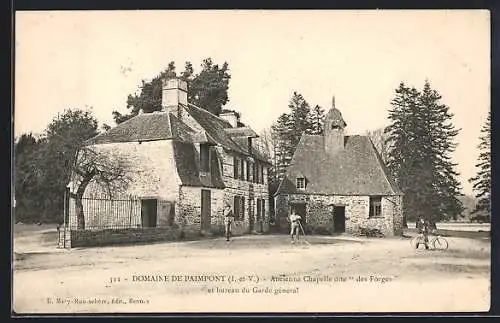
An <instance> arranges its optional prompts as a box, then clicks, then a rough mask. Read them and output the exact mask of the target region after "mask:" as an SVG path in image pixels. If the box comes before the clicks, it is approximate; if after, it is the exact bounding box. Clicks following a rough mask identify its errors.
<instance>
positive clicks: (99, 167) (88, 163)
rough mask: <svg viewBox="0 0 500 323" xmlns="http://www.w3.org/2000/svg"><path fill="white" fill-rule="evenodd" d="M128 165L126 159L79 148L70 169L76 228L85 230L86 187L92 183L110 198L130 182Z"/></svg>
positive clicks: (84, 147) (90, 148)
mask: <svg viewBox="0 0 500 323" xmlns="http://www.w3.org/2000/svg"><path fill="white" fill-rule="evenodd" d="M129 170H130V164H129V161H128V160H127V158H125V157H123V156H120V155H117V154H111V153H106V152H104V151H98V150H96V149H95V148H93V147H90V146H81V147H80V148H79V150H78V156H77V158H76V160H75V164H74V165H73V167H72V178H71V182H72V183H75V184H76V186H77V187H76V192H75V193H72V194H71V195H72V197H74V198H75V206H76V217H77V228H78V229H79V230H84V229H85V214H84V210H83V202H82V199H83V195H84V193H85V190H86V189H87V187H88V185H89V184H90V183H91V182H92V181H93V182H95V184H97V185H98V186H99V187H100V188H102V190H103V191H105V192H106V194H107V195H108V196H109V197H110V198H112V197H113V195H114V194H115V193H117V192H120V191H123V190H125V189H126V188H127V186H128V184H129V183H130V181H131V177H130V172H129Z"/></svg>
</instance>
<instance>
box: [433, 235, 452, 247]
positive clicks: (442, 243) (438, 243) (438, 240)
mask: <svg viewBox="0 0 500 323" xmlns="http://www.w3.org/2000/svg"><path fill="white" fill-rule="evenodd" d="M433 247H434V249H439V250H446V249H448V241H446V239H445V238H443V237H437V238H436V239H435V240H434V243H433Z"/></svg>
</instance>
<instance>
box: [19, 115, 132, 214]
mask: <svg viewBox="0 0 500 323" xmlns="http://www.w3.org/2000/svg"><path fill="white" fill-rule="evenodd" d="M98 133H99V131H98V122H97V119H96V118H95V117H94V116H93V115H92V113H91V112H90V111H83V110H79V109H68V110H65V111H64V112H63V113H61V114H59V115H57V116H56V117H55V118H54V119H53V120H52V121H51V123H50V124H49V125H48V126H47V128H46V129H45V132H44V134H43V135H42V136H41V137H40V138H35V137H34V136H33V135H32V134H23V135H21V136H20V138H19V140H18V141H17V142H16V143H15V146H14V153H15V155H14V156H15V169H14V176H15V195H16V210H15V216H16V220H18V221H19V220H20V221H27V222H56V221H57V222H61V221H62V219H63V217H62V216H63V208H64V191H65V189H66V186H67V185H68V183H69V182H70V180H71V179H72V175H73V174H74V172H76V173H80V174H86V175H87V177H86V178H88V177H89V175H88V173H90V174H92V176H91V179H95V180H96V181H97V182H99V183H101V184H102V183H106V185H107V186H108V187H109V188H113V187H114V186H116V185H120V182H121V181H122V180H123V178H124V176H123V173H124V170H125V169H126V168H125V167H124V164H125V163H124V162H123V161H120V160H118V161H117V160H113V161H110V160H108V159H107V157H105V156H101V155H95V154H94V155H92V156H93V157H92V158H86V159H85V158H84V159H82V158H81V157H82V156H84V155H85V156H90V155H91V150H90V148H87V147H85V146H84V142H85V141H86V140H87V139H90V138H92V137H94V136H96V135H97V134H98ZM83 160H86V161H85V162H83ZM73 180H74V178H73ZM113 185H114V186H113ZM84 187H86V185H82V183H80V185H79V189H80V191H82V190H84Z"/></svg>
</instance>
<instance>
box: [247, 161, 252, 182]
mask: <svg viewBox="0 0 500 323" xmlns="http://www.w3.org/2000/svg"><path fill="white" fill-rule="evenodd" d="M251 169H252V163H251V162H249V161H247V181H249V182H250V170H251Z"/></svg>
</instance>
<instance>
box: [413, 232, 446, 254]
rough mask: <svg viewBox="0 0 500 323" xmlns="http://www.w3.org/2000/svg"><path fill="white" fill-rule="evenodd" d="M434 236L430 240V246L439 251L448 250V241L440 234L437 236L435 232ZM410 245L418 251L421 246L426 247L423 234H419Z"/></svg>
mask: <svg viewBox="0 0 500 323" xmlns="http://www.w3.org/2000/svg"><path fill="white" fill-rule="evenodd" d="M431 234H432V235H433V236H432V238H431V239H429V242H428V243H427V245H428V246H430V247H432V248H433V249H438V250H446V249H448V240H446V239H445V238H443V237H442V236H440V235H439V234H435V232H432V233H431ZM410 244H411V246H412V247H413V248H414V249H418V247H419V246H420V245H424V246H425V238H424V234H423V233H419V234H418V235H416V236H414V237H413V238H412V239H411V240H410Z"/></svg>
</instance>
